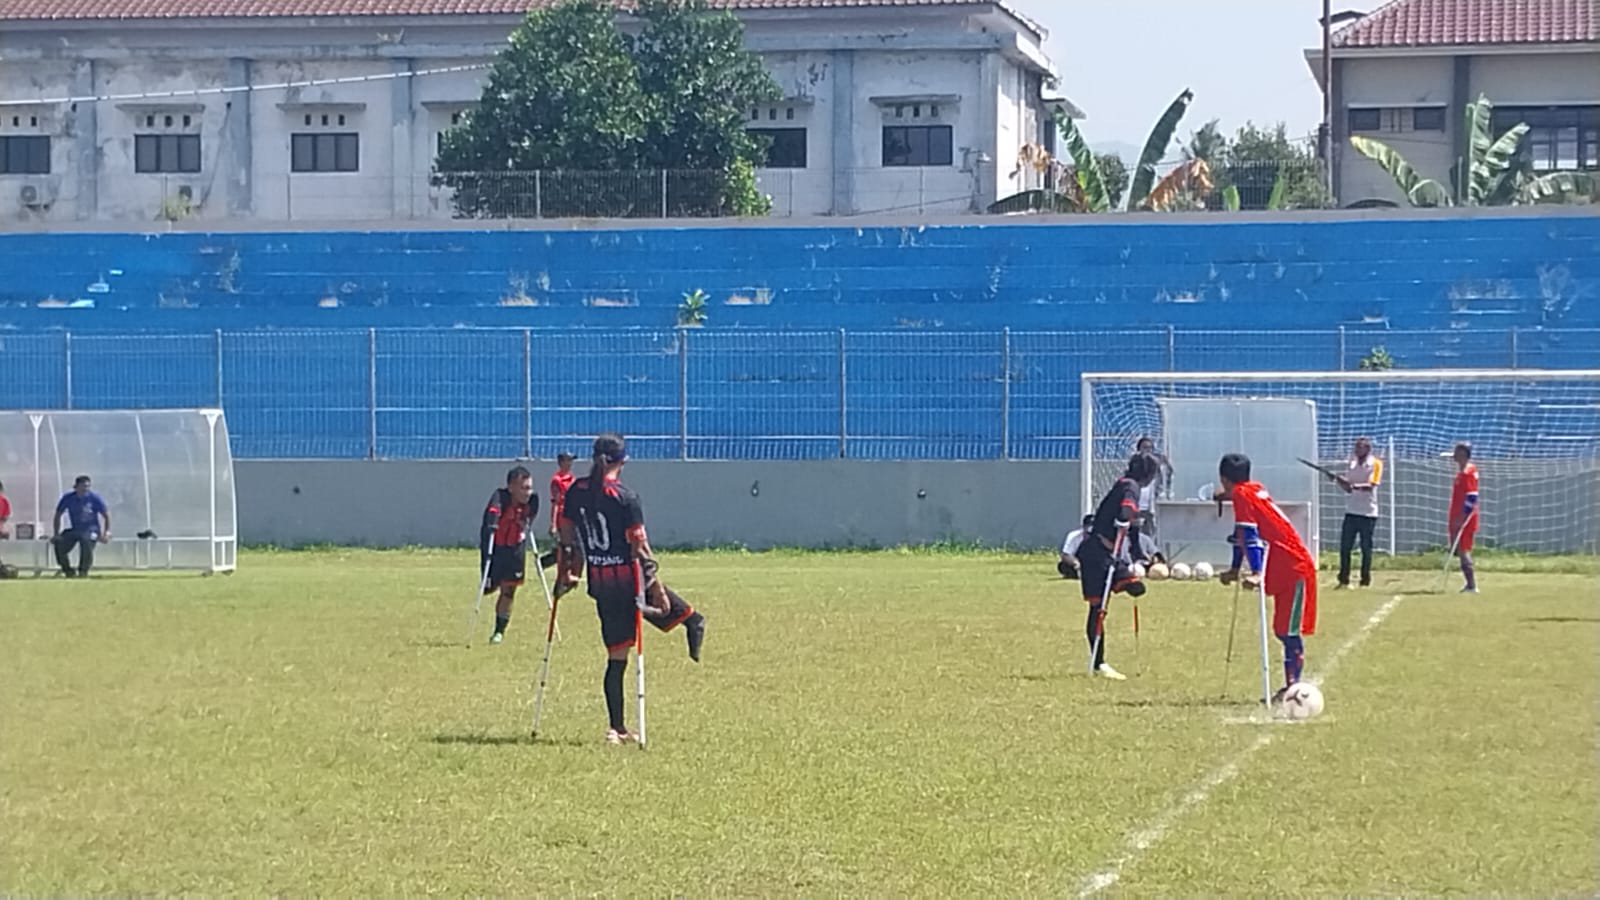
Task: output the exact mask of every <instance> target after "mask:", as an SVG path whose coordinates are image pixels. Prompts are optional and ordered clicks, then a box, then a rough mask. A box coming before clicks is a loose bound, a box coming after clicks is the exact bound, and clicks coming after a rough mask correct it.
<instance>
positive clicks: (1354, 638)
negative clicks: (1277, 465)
mask: <svg viewBox="0 0 1600 900" xmlns="http://www.w3.org/2000/svg"><path fill="white" fill-rule="evenodd" d="M1404 599H1405V596H1404V595H1403V594H1396V595H1395V596H1394V597H1392V598H1390V599H1389V600H1388V602H1386V603H1384V604H1383V605H1382V606H1380V607H1378V608H1377V610H1376V611H1374V612H1373V613H1372V615H1371V616H1370V617H1368V619H1367V621H1366V622H1365V623H1363V624H1362V626H1361V627H1360V628H1359V629H1358V630H1357V631H1356V633H1355V634H1353V635H1351V636H1350V637H1349V638H1348V639H1347V640H1346V641H1345V642H1344V643H1343V644H1341V645H1340V646H1339V647H1338V649H1336V650H1334V651H1333V653H1332V654H1331V655H1329V656H1328V662H1327V664H1326V665H1324V666H1322V667H1321V669H1319V670H1318V673H1317V674H1316V675H1314V676H1312V677H1309V678H1307V679H1306V680H1307V681H1309V682H1311V683H1312V684H1315V685H1318V686H1321V684H1322V683H1323V682H1324V681H1327V679H1328V677H1329V676H1331V675H1332V674H1333V673H1334V670H1336V669H1338V667H1339V663H1340V662H1342V661H1343V660H1344V658H1345V657H1346V656H1349V655H1350V652H1351V651H1352V650H1354V649H1355V648H1356V647H1359V646H1360V645H1361V643H1362V642H1363V641H1365V640H1366V639H1367V636H1368V635H1370V634H1372V632H1373V631H1375V630H1376V629H1377V627H1378V626H1379V625H1382V624H1383V622H1384V620H1385V619H1387V618H1389V614H1390V613H1393V612H1394V610H1395V607H1397V606H1399V605H1400V601H1402V600H1404ZM1281 734H1283V731H1282V730H1280V729H1276V728H1274V729H1271V730H1268V731H1266V732H1264V733H1263V734H1261V735H1259V736H1258V737H1257V738H1256V739H1255V740H1254V741H1252V742H1251V743H1250V744H1249V745H1248V746H1246V747H1245V748H1244V749H1243V750H1240V751H1239V752H1238V753H1236V754H1234V755H1233V756H1232V757H1231V758H1229V759H1228V760H1227V761H1226V762H1224V763H1223V764H1222V765H1220V766H1218V767H1217V768H1216V769H1214V770H1212V771H1211V772H1209V773H1207V775H1206V776H1205V777H1204V778H1202V779H1200V781H1199V782H1197V783H1196V784H1195V785H1194V786H1193V787H1191V788H1190V789H1189V790H1188V791H1186V792H1185V793H1184V795H1183V796H1182V797H1180V798H1179V799H1178V802H1177V803H1174V804H1172V805H1171V806H1169V807H1167V808H1166V809H1164V810H1162V811H1161V812H1160V813H1158V814H1156V816H1155V817H1154V818H1152V819H1151V820H1150V821H1148V822H1146V823H1145V824H1144V825H1143V826H1141V827H1140V828H1137V829H1135V830H1133V831H1132V832H1130V833H1129V834H1128V839H1127V841H1126V842H1125V844H1124V846H1123V850H1122V853H1121V854H1120V855H1119V856H1117V857H1116V858H1115V859H1113V860H1111V861H1110V862H1108V863H1106V865H1104V866H1102V867H1100V869H1099V870H1098V871H1096V872H1095V873H1094V874H1093V875H1090V876H1089V877H1088V878H1085V879H1084V880H1083V885H1082V887H1081V888H1080V889H1079V892H1078V896H1079V897H1091V896H1093V895H1095V894H1098V893H1100V892H1101V891H1103V890H1105V889H1107V888H1109V887H1111V886H1112V885H1115V884H1116V883H1117V882H1118V881H1120V880H1121V879H1122V872H1123V870H1125V869H1126V868H1127V867H1128V866H1130V865H1132V864H1133V863H1135V862H1137V861H1138V860H1139V858H1140V857H1142V856H1144V854H1145V853H1146V852H1148V851H1149V850H1150V848H1152V847H1154V846H1155V845H1156V844H1158V843H1160V842H1161V839H1162V838H1164V837H1166V836H1167V832H1169V831H1171V830H1172V826H1174V825H1176V824H1178V820H1179V819H1181V818H1183V816H1184V815H1185V814H1186V813H1188V812H1189V811H1191V810H1193V809H1195V808H1196V807H1198V806H1200V805H1201V804H1203V803H1205V802H1206V801H1207V800H1209V799H1211V794H1212V792H1213V791H1215V790H1216V789H1217V788H1219V787H1222V786H1223V785H1225V784H1227V783H1228V782H1230V781H1232V780H1234V779H1235V778H1238V777H1239V771H1240V770H1241V769H1243V768H1244V764H1245V763H1246V762H1249V760H1250V757H1252V756H1254V755H1256V753H1257V752H1259V751H1261V750H1264V749H1266V748H1267V747H1268V746H1270V745H1271V744H1272V742H1273V741H1275V740H1277V739H1278V736H1279V735H1281Z"/></svg>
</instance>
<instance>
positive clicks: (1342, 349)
mask: <svg viewBox="0 0 1600 900" xmlns="http://www.w3.org/2000/svg"><path fill="white" fill-rule="evenodd" d="M1344 354H1345V346H1344V326H1343V325H1340V326H1339V371H1341V372H1343V371H1344Z"/></svg>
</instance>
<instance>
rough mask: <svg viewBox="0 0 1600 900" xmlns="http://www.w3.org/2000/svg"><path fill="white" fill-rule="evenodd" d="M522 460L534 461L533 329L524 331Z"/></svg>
mask: <svg viewBox="0 0 1600 900" xmlns="http://www.w3.org/2000/svg"><path fill="white" fill-rule="evenodd" d="M522 458H523V459H533V329H531V328H524V329H522Z"/></svg>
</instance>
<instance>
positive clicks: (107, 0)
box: [0, 0, 1026, 21]
mask: <svg viewBox="0 0 1600 900" xmlns="http://www.w3.org/2000/svg"><path fill="white" fill-rule="evenodd" d="M553 2H554V0H0V20H11V21H19V20H30V21H51V20H57V21H58V20H63V19H190V18H265V17H279V16H428V15H519V14H521V13H524V12H527V11H528V10H530V9H536V8H538V7H541V6H548V5H550V4H551V3H553ZM990 3H992V4H994V5H997V6H1000V7H1001V8H1002V9H1004V8H1005V5H1006V4H1005V3H1004V0H711V5H712V6H716V7H720V8H725V9H834V8H840V7H874V6H886V7H887V6H966V5H980V4H990ZM1008 12H1011V11H1010V10H1008ZM1013 15H1015V13H1014V12H1013ZM1019 18H1020V17H1019ZM1023 21H1026V20H1023Z"/></svg>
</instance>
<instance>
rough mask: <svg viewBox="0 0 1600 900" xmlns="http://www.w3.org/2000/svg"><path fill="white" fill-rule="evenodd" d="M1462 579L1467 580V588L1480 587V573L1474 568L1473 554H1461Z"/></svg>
mask: <svg viewBox="0 0 1600 900" xmlns="http://www.w3.org/2000/svg"><path fill="white" fill-rule="evenodd" d="M1461 577H1462V578H1465V579H1466V580H1467V587H1469V588H1476V587H1477V586H1478V573H1477V572H1476V571H1474V570H1473V568H1472V554H1471V553H1463V554H1461Z"/></svg>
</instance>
